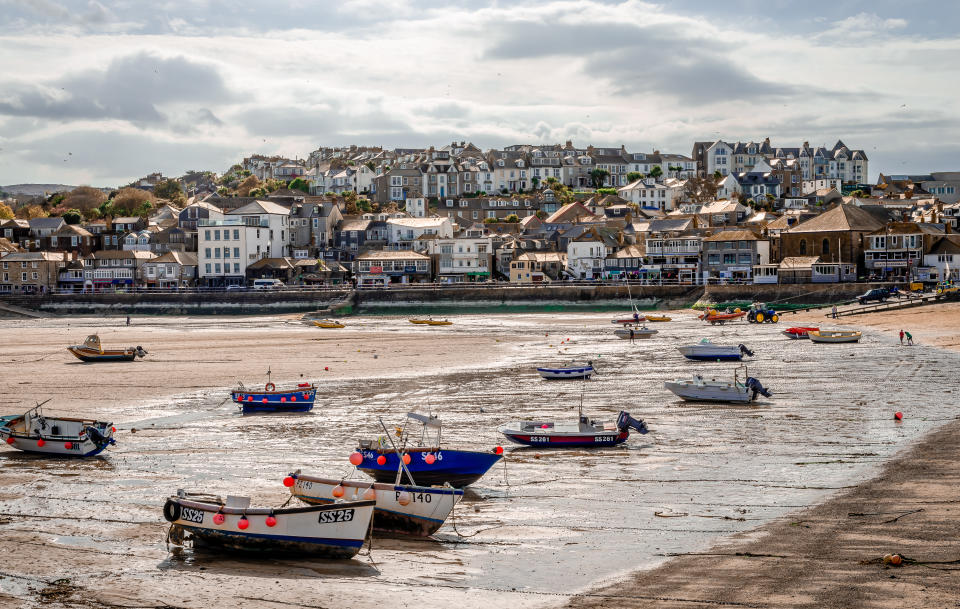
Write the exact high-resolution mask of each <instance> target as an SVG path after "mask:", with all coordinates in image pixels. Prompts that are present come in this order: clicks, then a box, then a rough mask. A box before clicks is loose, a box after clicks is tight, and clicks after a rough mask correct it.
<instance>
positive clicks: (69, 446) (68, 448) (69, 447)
mask: <svg viewBox="0 0 960 609" xmlns="http://www.w3.org/2000/svg"><path fill="white" fill-rule="evenodd" d="M63 447H64V448H66V449H67V450H73V442H64V443H63Z"/></svg>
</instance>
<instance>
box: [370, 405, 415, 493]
mask: <svg viewBox="0 0 960 609" xmlns="http://www.w3.org/2000/svg"><path fill="white" fill-rule="evenodd" d="M377 420H378V421H380V427H382V428H383V433H385V434H386V435H387V440H389V441H390V446H392V447H393V450H394V451H396V453H397V459H398V460H399V461H400V467H401V468H402V469H403V471H405V472H407V480H409V481H410V484H411V485H413V486H416V485H417V483H416V482H415V481H414V480H413V476H412V475H411V474H410V470H409V469H407V464H406V463H404V462H403V453H401V452H400V449H399V448H397V445H396V444H394V443H393V438H392V437H391V436H390V432H389V431H387V426H386V425H384V424H383V417H377ZM395 484H400V470H399V469H398V470H397V481H396V482H395Z"/></svg>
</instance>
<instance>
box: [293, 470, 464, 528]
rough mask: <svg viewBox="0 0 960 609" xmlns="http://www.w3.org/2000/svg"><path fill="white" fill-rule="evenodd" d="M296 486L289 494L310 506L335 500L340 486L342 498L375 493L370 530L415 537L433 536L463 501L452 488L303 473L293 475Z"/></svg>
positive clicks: (457, 490) (461, 496) (459, 492)
mask: <svg viewBox="0 0 960 609" xmlns="http://www.w3.org/2000/svg"><path fill="white" fill-rule="evenodd" d="M294 479H295V480H296V483H295V484H294V485H293V487H291V488H290V493H291V494H292V495H293V496H294V497H296V498H298V499H300V500H301V501H305V502H307V503H310V504H312V505H327V504H330V503H333V502H334V501H336V498H335V497H334V496H333V489H334V488H336V487H337V486H342V487H343V490H344V496H345V497H347V498H354V497H360V496H363V495H364V493H365V492H366V491H367V490H368V489H371V488H372V489H373V490H374V492H375V493H376V499H375V500H374V501H376V509H375V510H374V513H373V528H374V529H375V530H378V531H386V532H389V533H399V534H402V535H416V536H419V537H426V536H428V535H433V534H434V533H436V532H437V530H438V529H439V528H440V527H441V526H443V523H444V522H445V521H446V520H447V517H448V516H449V515H450V512H452V511H453V508H454V506H455V505H456V504H457V502H459V501H460V500H461V499H462V498H463V491H462V490H459V489H452V488H433V487H424V486H409V485H393V484H381V483H376V482H373V483H371V482H357V481H354V480H334V479H330V478H318V477H314V476H306V475H303V474H297V475H294ZM404 492H406V493H408V497H406V499H409V502H408V503H407V505H403V504H401V503H400V501H401V493H404Z"/></svg>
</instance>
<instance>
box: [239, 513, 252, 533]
mask: <svg viewBox="0 0 960 609" xmlns="http://www.w3.org/2000/svg"><path fill="white" fill-rule="evenodd" d="M248 526H250V521H249V520H247V517H246V516H241V517H240V520H238V521H237V528H238V529H240V530H241V531H242V530H244V529H246V528H247V527H248Z"/></svg>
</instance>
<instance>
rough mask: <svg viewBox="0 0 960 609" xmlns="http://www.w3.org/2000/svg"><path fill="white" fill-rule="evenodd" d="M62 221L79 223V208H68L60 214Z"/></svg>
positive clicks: (80, 216) (81, 217)
mask: <svg viewBox="0 0 960 609" xmlns="http://www.w3.org/2000/svg"><path fill="white" fill-rule="evenodd" d="M60 217H61V218H63V221H64V222H66V223H67V224H80V221H81V220H83V213H81V212H80V210H79V209H68V210H67V211H66V212H64V214H63V215H62V216H60Z"/></svg>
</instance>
